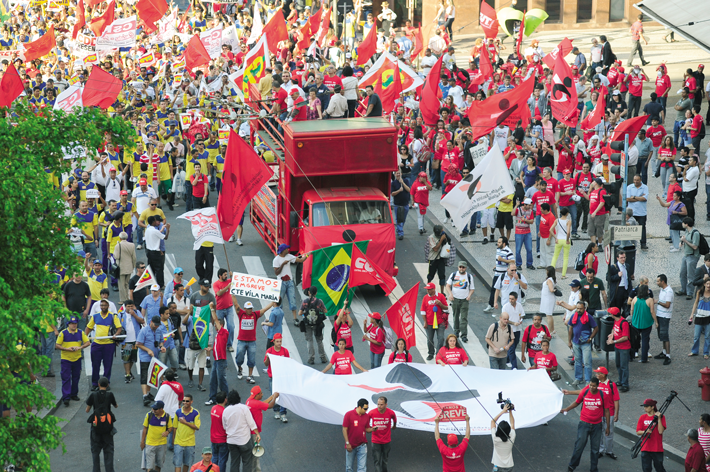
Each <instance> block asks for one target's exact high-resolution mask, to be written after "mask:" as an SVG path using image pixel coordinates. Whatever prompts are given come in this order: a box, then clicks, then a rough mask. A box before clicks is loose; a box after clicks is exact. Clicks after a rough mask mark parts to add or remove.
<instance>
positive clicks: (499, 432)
mask: <svg viewBox="0 0 710 472" xmlns="http://www.w3.org/2000/svg"><path fill="white" fill-rule="evenodd" d="M502 406H503V408H502V409H501V410H500V412H499V413H498V414H497V415H496V416H495V417H494V418H492V419H491V436H492V437H493V458H492V459H491V463H492V464H493V470H494V471H497V472H506V471H507V472H512V471H513V466H514V465H515V463H514V462H513V446H514V445H515V418H514V417H513V411H512V410H511V409H510V407H509V406H508V404H507V403H506V404H504V405H502ZM505 414H507V415H508V420H509V421H505V420H501V422H500V423H498V420H499V419H500V417H501V416H503V415H505Z"/></svg>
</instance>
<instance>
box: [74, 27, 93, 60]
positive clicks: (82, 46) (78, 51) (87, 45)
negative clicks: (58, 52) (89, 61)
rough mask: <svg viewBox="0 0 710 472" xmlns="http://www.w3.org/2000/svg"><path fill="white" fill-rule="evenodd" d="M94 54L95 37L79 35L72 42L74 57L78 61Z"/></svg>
mask: <svg viewBox="0 0 710 472" xmlns="http://www.w3.org/2000/svg"><path fill="white" fill-rule="evenodd" d="M95 53H96V36H93V33H92V36H89V35H88V34H84V33H79V34H77V36H76V40H75V41H74V55H75V56H76V57H78V58H80V59H83V58H85V57H87V56H91V55H93V54H95Z"/></svg>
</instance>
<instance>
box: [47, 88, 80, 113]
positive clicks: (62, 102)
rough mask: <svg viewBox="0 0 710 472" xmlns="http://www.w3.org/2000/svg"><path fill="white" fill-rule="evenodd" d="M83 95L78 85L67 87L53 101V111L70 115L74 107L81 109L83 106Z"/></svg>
mask: <svg viewBox="0 0 710 472" xmlns="http://www.w3.org/2000/svg"><path fill="white" fill-rule="evenodd" d="M83 93H84V89H83V88H82V87H81V86H80V85H72V86H71V87H68V88H67V89H66V90H65V91H63V92H62V93H60V94H59V96H58V97H57V99H56V100H55V101H54V109H55V110H64V111H65V112H67V113H71V112H72V111H74V107H77V108H81V107H82V106H83V102H82V95H83Z"/></svg>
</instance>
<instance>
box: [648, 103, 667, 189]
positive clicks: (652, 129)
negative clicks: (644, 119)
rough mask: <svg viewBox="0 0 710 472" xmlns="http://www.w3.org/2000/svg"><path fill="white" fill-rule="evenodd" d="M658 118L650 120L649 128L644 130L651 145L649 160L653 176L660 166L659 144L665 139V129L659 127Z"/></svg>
mask: <svg viewBox="0 0 710 472" xmlns="http://www.w3.org/2000/svg"><path fill="white" fill-rule="evenodd" d="M659 123H660V120H659V117H657V116H654V117H653V118H651V126H649V127H648V128H646V137H647V138H649V139H650V140H651V142H652V143H653V155H652V156H651V160H652V161H653V164H652V165H651V168H650V169H651V170H649V172H651V173H652V174H653V175H655V174H656V168H657V166H658V165H659V164H660V162H658V160H657V159H658V149H659V148H660V147H661V143H662V142H663V138H665V137H666V134H667V133H666V129H665V128H664V127H663V126H661V125H660V124H659Z"/></svg>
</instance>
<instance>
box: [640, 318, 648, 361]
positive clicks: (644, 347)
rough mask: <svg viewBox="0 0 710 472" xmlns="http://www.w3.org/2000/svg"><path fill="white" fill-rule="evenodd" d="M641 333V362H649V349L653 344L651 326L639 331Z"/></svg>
mask: <svg viewBox="0 0 710 472" xmlns="http://www.w3.org/2000/svg"><path fill="white" fill-rule="evenodd" d="M639 331H640V332H641V360H642V361H647V360H648V349H649V344H650V342H651V326H649V327H648V328H644V329H641V330H639Z"/></svg>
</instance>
